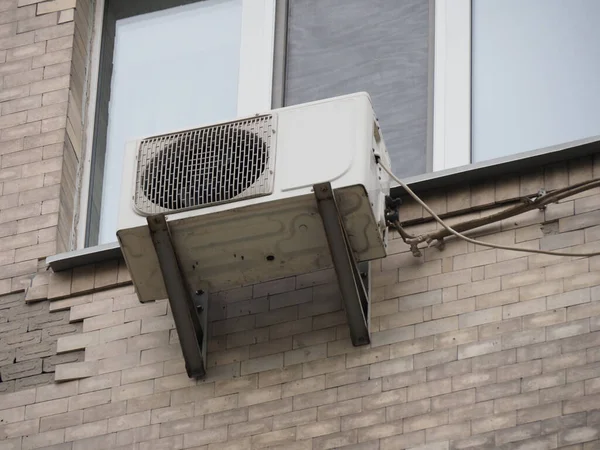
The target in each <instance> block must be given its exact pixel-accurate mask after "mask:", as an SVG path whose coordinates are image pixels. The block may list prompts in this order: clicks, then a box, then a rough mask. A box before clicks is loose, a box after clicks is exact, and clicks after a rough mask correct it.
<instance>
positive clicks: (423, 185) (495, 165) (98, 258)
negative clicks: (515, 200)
mask: <svg viewBox="0 0 600 450" xmlns="http://www.w3.org/2000/svg"><path fill="white" fill-rule="evenodd" d="M594 153H600V137H598V136H597V137H593V138H589V139H582V140H580V141H575V142H570V143H568V144H563V145H558V146H554V147H548V148H544V149H540V150H533V151H531V152H526V153H520V154H518V155H513V156H508V157H505V158H499V159H494V160H490V161H485V162H481V163H476V164H470V165H468V166H462V167H457V168H454V169H447V170H441V171H438V172H433V173H427V174H423V175H419V176H415V177H410V178H407V179H406V180H404V181H405V182H406V183H407V184H408V185H409V186H410V187H411V188H412V189H413V190H414V191H416V192H424V191H428V190H433V189H444V188H446V189H447V188H449V187H450V186H456V185H458V184H465V183H477V182H481V181H484V180H486V179H490V178H491V177H498V176H502V175H506V174H515V173H519V172H524V171H527V170H530V169H534V168H539V167H542V166H544V165H548V164H553V163H559V162H562V161H565V160H568V159H576V158H581V157H584V156H589V155H592V154H594ZM403 193H404V190H403V189H402V188H400V187H394V188H392V196H393V197H398V196H401V195H402V194H403ZM122 258H123V254H122V253H121V248H120V247H119V243H118V242H112V243H110V244H104V245H98V246H96V247H90V248H85V249H81V250H75V251H72V252H67V253H61V254H58V255H54V256H50V257H48V258H47V259H46V263H47V265H48V266H50V268H51V269H52V270H53V271H54V272H60V271H62V270H68V269H72V268H74V267H79V266H85V265H88V264H95V263H99V262H102V261H107V260H111V259H122Z"/></svg>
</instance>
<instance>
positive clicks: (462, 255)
mask: <svg viewBox="0 0 600 450" xmlns="http://www.w3.org/2000/svg"><path fill="white" fill-rule="evenodd" d="M583 162H584V161H582V160H579V161H574V162H571V163H570V164H568V165H567V164H563V165H562V166H561V167H560V168H548V169H544V171H543V172H542V173H544V174H545V176H543V177H537V181H538V183H539V184H536V183H535V182H533V181H530V177H531V176H533V175H526V176H523V177H522V178H519V177H516V178H514V179H512V180H510V179H506V180H504V181H503V182H501V181H498V182H497V183H496V182H491V183H489V184H488V185H486V186H471V187H460V188H458V189H456V190H449V191H447V192H445V193H440V194H439V195H437V196H434V193H430V194H431V195H429V196H428V197H429V199H430V200H431V201H432V203H435V204H436V207H438V208H439V209H442V210H445V211H446V212H447V213H449V214H450V218H449V221H450V222H456V221H462V220H465V219H467V218H471V217H473V216H477V215H480V214H488V213H491V212H493V211H495V210H497V209H499V208H501V207H503V206H499V205H498V204H497V203H498V202H504V201H505V200H504V199H498V200H496V198H497V197H496V196H497V195H504V192H507V191H509V190H510V189H512V190H513V191H514V192H515V195H516V194H517V193H521V192H523V191H522V189H523V186H526V185H527V186H530V187H532V186H535V191H537V189H539V188H540V187H542V186H544V185H548V184H550V183H551V182H552V180H556V179H562V180H563V182H564V183H573V182H576V180H578V181H580V180H582V179H586V178H590V177H591V176H592V175H593V167H594V164H593V161H592V159H588V160H585V164H583ZM555 187H556V186H555ZM526 189H529V187H528V188H526ZM486 196H487V198H488V199H489V202H488V203H489V205H488V206H489V207H487V208H485V209H482V210H479V209H478V208H479V205H477V203H478V202H481V199H482V198H486ZM453 204H456V205H459V206H460V207H454V206H452V205H453ZM411 211H412V212H411ZM416 211H417V212H416ZM418 211H419V209H418V208H416V207H415V206H414V205H411V204H410V203H409V204H407V205H406V206H405V207H403V209H402V212H403V217H405V218H408V217H409V214H411V215H412V221H413V225H412V226H410V227H409V229H410V230H412V231H414V232H417V231H425V230H431V229H435V228H436V225H435V223H433V222H431V221H428V220H425V219H424V218H423V217H422V215H420V214H418ZM460 211H462V212H460ZM474 235H475V236H478V237H479V238H481V239H483V240H486V241H490V242H496V243H502V244H518V245H521V246H524V247H528V248H542V249H559V248H561V249H563V248H564V249H570V250H572V251H593V250H600V190H599V189H595V190H591V191H588V192H585V193H582V194H579V195H577V196H575V197H573V198H571V199H568V200H566V201H563V202H561V203H559V204H554V205H550V206H549V207H548V208H547V209H546V210H544V211H534V212H531V213H528V214H524V215H523V216H519V217H515V218H512V219H509V220H506V221H503V222H502V223H498V224H494V225H490V226H488V227H486V228H485V229H483V230H480V231H478V232H477V233H475V234H474ZM390 253H391V254H390V255H389V256H388V257H387V258H386V259H384V260H381V261H378V262H375V263H374V264H373V297H372V302H373V303H372V316H373V317H372V343H371V345H370V346H368V347H360V348H355V347H352V345H351V343H350V339H349V337H348V328H347V325H346V318H345V313H344V311H343V310H342V307H341V300H340V296H339V294H338V290H337V286H336V284H335V278H334V274H333V272H332V271H331V270H325V271H322V272H317V273H312V274H301V275H298V276H296V277H291V278H286V279H282V280H276V281H273V282H269V283H264V284H259V285H254V286H246V287H240V288H237V289H234V290H231V291H226V292H222V293H219V294H217V295H215V296H213V297H212V299H211V305H210V322H211V323H210V329H209V333H210V341H209V356H208V366H209V368H208V375H207V377H206V378H205V379H203V380H198V381H196V380H190V379H188V377H187V375H186V373H185V368H184V363H183V359H182V357H181V350H180V348H179V344H178V339H177V333H176V331H175V330H174V324H173V320H172V317H171V314H170V311H169V308H168V303H167V302H166V301H165V300H162V301H157V302H153V303H147V304H140V303H139V302H138V300H137V298H136V296H135V293H134V290H133V286H131V284H130V281H129V278H128V276H127V271H126V268H125V267H124V265H123V264H122V262H121V263H119V262H117V261H114V262H107V263H103V264H101V265H97V266H89V267H81V268H77V269H74V270H72V271H68V272H61V273H56V274H50V276H49V277H48V276H43V275H39V276H38V277H36V278H35V279H34V283H35V284H36V285H37V288H36V289H31V290H29V291H28V292H27V296H28V297H27V300H28V301H29V304H30V305H31V306H36V305H49V306H47V307H44V308H49V309H50V310H53V311H59V312H57V313H51V314H61V316H60V317H61V319H60V320H65V321H66V322H68V323H69V325H70V326H77V327H78V330H77V333H75V334H73V335H68V336H61V337H58V339H57V343H56V345H57V347H56V351H57V352H58V354H59V357H66V356H67V355H71V354H77V355H81V354H82V353H83V354H84V358H83V360H78V361H76V362H65V363H64V364H59V365H57V366H56V373H55V380H56V381H57V382H56V383H53V384H48V385H44V386H37V387H30V388H25V389H22V390H20V391H18V392H14V393H8V394H4V395H2V396H0V421H2V422H4V423H5V424H4V425H0V439H4V440H3V441H2V440H0V449H4V448H10V449H13V448H17V449H19V448H22V449H30V448H38V447H44V446H49V445H55V446H54V447H50V448H55V449H61V450H62V449H73V450H75V449H86V450H91V449H101V448H127V449H136V450H142V449H160V448H169V449H170V448H194V449H203V450H218V449H246V448H280V449H284V448H285V449H292V450H294V449H301V450H304V449H327V448H337V447H345V446H346V447H347V448H348V449H379V450H395V449H402V448H423V449H428V450H431V449H465V448H504V449H509V448H510V449H512V448H515V449H517V448H518V449H538V448H543V449H546V448H569V449H581V450H584V449H585V450H591V449H596V448H600V257H593V258H569V257H553V256H545V255H533V254H523V253H516V252H509V251H504V250H494V249H488V248H484V247H479V246H474V245H471V244H466V243H464V242H461V241H456V240H452V239H449V240H448V242H447V245H446V248H445V250H443V251H439V250H437V249H428V250H426V251H425V252H424V255H423V256H422V257H420V258H415V257H413V256H412V254H411V253H410V252H409V251H408V248H407V246H406V245H405V244H404V243H403V242H402V241H401V240H400V239H398V238H397V236H394V239H392V241H391V242H390ZM36 294H37V295H36ZM13 300H14V301H15V302H16V301H17V299H16V298H14V299H13ZM19 307H21V308H23V305H20V306H19V305H18V304H16V303H15V304H14V306H11V308H10V309H9V310H12V309H13V308H19ZM62 326H65V325H62ZM0 342H2V341H1V339H0ZM42 342H43V341H42ZM9 367H10V366H9ZM23 379H26V377H25V378H23ZM9 382H10V381H9ZM1 385H2V383H0V386H1ZM16 388H18V386H16V385H15V389H16Z"/></svg>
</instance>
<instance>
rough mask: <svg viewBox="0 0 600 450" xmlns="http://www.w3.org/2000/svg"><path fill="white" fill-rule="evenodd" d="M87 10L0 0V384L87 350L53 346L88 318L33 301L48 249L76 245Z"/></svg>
mask: <svg viewBox="0 0 600 450" xmlns="http://www.w3.org/2000/svg"><path fill="white" fill-rule="evenodd" d="M76 3H77V4H76ZM75 6H77V10H75ZM90 14H91V11H90V8H89V5H88V2H87V0H77V2H76V1H75V0H50V1H37V0H0V392H10V391H13V390H20V389H25V388H28V387H31V386H37V385H42V384H47V383H50V382H52V381H53V379H54V370H55V369H54V368H55V365H56V364H57V363H65V362H75V361H79V360H82V359H83V353H82V352H79V353H73V354H69V355H57V354H56V341H57V338H58V337H59V336H62V335H69V334H72V333H77V332H81V331H82V325H81V324H78V323H69V312H68V311H56V310H55V309H54V308H53V307H52V305H50V304H49V303H48V302H40V303H36V304H30V303H28V302H29V301H31V300H32V299H36V298H46V297H47V295H46V292H47V274H45V273H44V272H45V264H44V259H45V258H46V256H49V255H53V254H55V253H56V252H60V251H64V250H67V249H70V248H71V241H72V236H73V221H74V215H75V207H74V206H75V201H76V198H77V197H76V189H75V185H76V183H77V177H78V173H79V168H80V167H79V166H80V160H81V154H82V147H83V142H82V131H83V125H82V119H81V118H82V114H81V110H82V106H83V104H84V101H85V99H84V86H85V66H86V59H87V48H88V42H89V35H90V31H91V30H90V29H89V24H90V23H91V21H90V17H91V16H90ZM38 274H39V276H37V278H36V281H33V279H34V277H36V275H38ZM26 291H27V293H26ZM26 297H27V301H26Z"/></svg>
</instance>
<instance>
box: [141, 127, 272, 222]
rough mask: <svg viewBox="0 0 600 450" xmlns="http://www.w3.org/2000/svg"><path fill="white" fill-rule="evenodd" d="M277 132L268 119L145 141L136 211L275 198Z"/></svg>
mask: <svg viewBox="0 0 600 450" xmlns="http://www.w3.org/2000/svg"><path fill="white" fill-rule="evenodd" d="M272 133H273V129H272V116H270V115H268V116H259V117H255V118H253V119H248V120H242V121H237V122H230V123H226V124H221V125H216V126H210V127H205V128H197V129H193V130H188V131H184V132H181V133H174V134H167V135H163V136H156V137H152V138H149V139H145V140H143V141H142V142H141V144H140V149H139V154H138V160H137V175H136V189H135V197H134V205H135V208H136V209H137V210H138V211H139V212H140V213H142V214H154V213H159V212H169V211H181V210H185V209H192V208H199V207H206V206H210V205H215V204H218V203H223V202H227V201H231V200H241V199H246V198H249V197H257V196H261V195H268V194H270V193H271V192H272V190H273V163H274V149H273V146H272V145H271V135H272Z"/></svg>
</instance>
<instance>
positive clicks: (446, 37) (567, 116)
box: [433, 0, 600, 170]
mask: <svg viewBox="0 0 600 450" xmlns="http://www.w3.org/2000/svg"><path fill="white" fill-rule="evenodd" d="M435 7H436V10H435V72H434V123H433V127H434V135H433V147H434V153H433V167H434V170H441V169H447V168H451V167H457V166H461V165H466V164H470V163H477V162H481V161H486V160H491V159H495V158H501V157H507V156H510V155H513V154H516V153H521V152H526V151H530V150H536V149H540V148H545V147H550V146H554V145H559V144H564V143H566V142H570V141H574V140H578V139H584V138H589V137H592V136H596V135H599V134H600V113H599V112H598V109H597V106H596V105H598V103H599V102H600V84H599V83H598V82H597V74H598V73H599V72H600V44H599V43H600V28H599V27H598V26H597V22H598V18H600V2H598V1H597V0H527V1H523V0H451V1H449V0H437V1H436V4H435Z"/></svg>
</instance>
